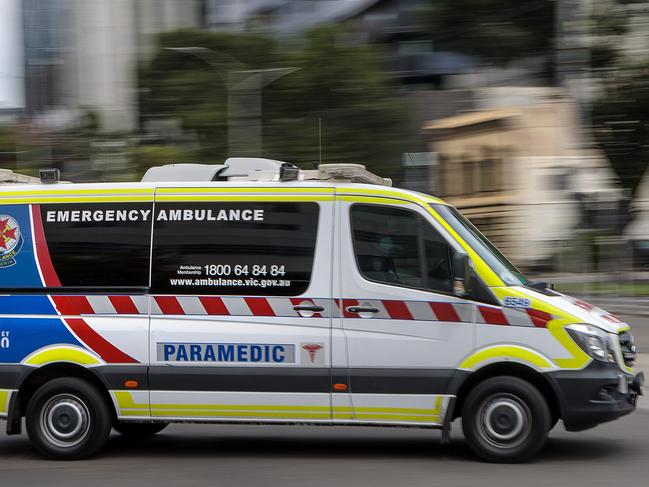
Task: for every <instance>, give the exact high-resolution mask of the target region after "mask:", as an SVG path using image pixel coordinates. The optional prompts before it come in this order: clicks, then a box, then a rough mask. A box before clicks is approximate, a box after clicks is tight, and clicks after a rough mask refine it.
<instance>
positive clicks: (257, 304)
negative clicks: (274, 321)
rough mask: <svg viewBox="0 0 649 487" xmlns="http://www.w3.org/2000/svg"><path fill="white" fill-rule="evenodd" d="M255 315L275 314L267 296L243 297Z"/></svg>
mask: <svg viewBox="0 0 649 487" xmlns="http://www.w3.org/2000/svg"><path fill="white" fill-rule="evenodd" d="M243 299H244V300H245V301H246V304H247V305H248V308H250V311H252V314H253V315H255V316H275V312H274V311H273V308H271V307H270V304H269V303H268V301H267V300H266V298H243Z"/></svg>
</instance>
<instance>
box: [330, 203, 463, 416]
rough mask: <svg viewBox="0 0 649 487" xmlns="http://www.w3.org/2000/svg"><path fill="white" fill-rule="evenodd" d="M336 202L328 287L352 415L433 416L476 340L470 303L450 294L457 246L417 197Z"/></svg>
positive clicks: (443, 405) (444, 404) (440, 408)
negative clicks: (335, 253) (335, 304)
mask: <svg viewBox="0 0 649 487" xmlns="http://www.w3.org/2000/svg"><path fill="white" fill-rule="evenodd" d="M337 208H338V209H337V212H338V214H339V216H340V256H339V258H338V262H337V265H336V268H337V269H338V271H339V272H340V276H339V278H338V277H336V276H334V282H335V283H337V282H340V283H341V284H340V285H341V289H340V292H338V290H337V289H336V290H335V291H334V295H335V296H336V297H340V301H339V302H340V307H341V311H342V313H341V314H342V316H341V318H340V322H341V325H342V330H343V333H344V336H345V338H346V352H347V357H348V364H349V368H348V376H349V390H350V391H351V394H350V396H351V401H352V403H353V411H354V417H353V419H354V420H355V421H358V422H367V423H372V422H381V423H385V422H389V423H405V424H419V425H439V424H441V423H442V422H443V420H444V414H445V411H446V407H447V405H448V401H449V396H448V395H447V394H446V393H447V387H448V383H449V381H450V379H451V378H452V376H453V374H454V372H455V366H456V364H457V363H458V361H459V360H460V358H461V357H462V356H463V355H464V354H466V351H467V350H471V349H472V347H473V320H474V313H475V305H474V304H473V303H472V302H470V301H467V300H463V299H459V298H457V297H455V296H453V293H452V291H453V282H452V275H451V259H452V255H453V253H454V252H455V251H459V250H460V248H459V247H457V245H456V244H455V243H454V242H452V241H451V239H450V238H449V237H448V235H447V234H446V233H445V231H444V229H443V228H441V227H440V226H439V225H437V224H436V223H435V222H434V221H433V220H432V219H431V218H430V215H428V214H427V212H426V210H425V209H423V208H421V207H419V206H418V205H416V204H411V203H406V202H404V201H403V200H389V199H386V198H370V197H364V198H357V197H354V196H352V195H349V196H344V195H343V196H340V197H339V202H338V207H337ZM333 326H334V329H336V324H335V323H334V325H333Z"/></svg>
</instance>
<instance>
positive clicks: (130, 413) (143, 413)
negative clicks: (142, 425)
mask: <svg viewBox="0 0 649 487" xmlns="http://www.w3.org/2000/svg"><path fill="white" fill-rule="evenodd" d="M120 416H138V417H139V416H146V417H149V416H150V415H149V411H148V410H146V411H140V410H138V411H129V410H124V409H121V410H120Z"/></svg>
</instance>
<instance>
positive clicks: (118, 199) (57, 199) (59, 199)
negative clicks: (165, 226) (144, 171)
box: [0, 195, 153, 205]
mask: <svg viewBox="0 0 649 487" xmlns="http://www.w3.org/2000/svg"><path fill="white" fill-rule="evenodd" d="M141 201H144V202H151V201H153V197H152V196H136V195H133V196H87V197H80V196H69V197H68V196H52V197H33V198H2V197H1V196H0V203H2V204H3V205H16V204H30V203H31V204H41V203H43V204H46V203H104V202H106V203H110V202H112V203H134V202H141Z"/></svg>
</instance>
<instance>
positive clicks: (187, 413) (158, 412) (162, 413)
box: [151, 409, 331, 419]
mask: <svg viewBox="0 0 649 487" xmlns="http://www.w3.org/2000/svg"><path fill="white" fill-rule="evenodd" d="M151 416H153V417H169V416H181V417H192V418H196V417H204V418H207V417H209V418H216V417H226V418H233V417H241V418H280V419H291V418H295V419H330V418H331V414H329V413H300V412H264V411H209V410H193V409H181V410H179V409H155V410H153V411H151Z"/></svg>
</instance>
